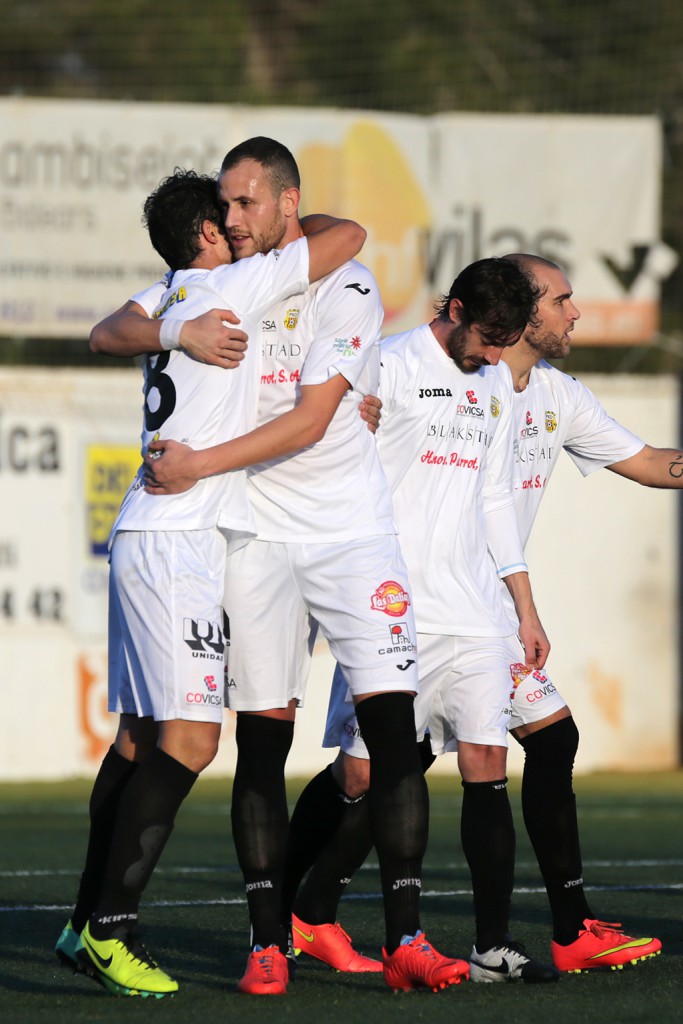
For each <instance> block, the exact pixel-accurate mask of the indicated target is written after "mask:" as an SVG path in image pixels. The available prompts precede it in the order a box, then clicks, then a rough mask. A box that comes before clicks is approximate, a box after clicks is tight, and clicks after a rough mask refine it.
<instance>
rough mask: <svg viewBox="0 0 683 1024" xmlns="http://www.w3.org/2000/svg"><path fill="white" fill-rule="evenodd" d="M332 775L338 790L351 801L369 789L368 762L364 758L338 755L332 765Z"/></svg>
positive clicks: (342, 753)
mask: <svg viewBox="0 0 683 1024" xmlns="http://www.w3.org/2000/svg"><path fill="white" fill-rule="evenodd" d="M332 775H333V777H334V781H335V782H336V783H337V785H338V786H339V788H340V789H341V790H343V792H344V793H345V794H346V796H348V797H350V798H351V799H352V800H357V799H358V797H360V796H363V794H364V793H367V791H368V789H369V788H370V762H369V761H368V760H367V759H366V758H362V757H352V756H351V754H345V753H344V752H343V751H342V752H340V753H339V755H338V757H337V759H336V761H335V762H334V763H333V765H332Z"/></svg>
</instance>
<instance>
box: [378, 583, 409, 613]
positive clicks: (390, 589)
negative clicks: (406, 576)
mask: <svg viewBox="0 0 683 1024" xmlns="http://www.w3.org/2000/svg"><path fill="white" fill-rule="evenodd" d="M370 607H371V608H372V610H373V611H375V612H384V614H385V615H393V616H395V617H396V618H399V617H400V616H401V615H405V613H406V612H407V611H408V608H409V607H410V596H409V595H408V594H406V592H405V590H404V589H403V587H402V586H401V584H400V583H396V581H395V580H385V581H384V583H380V585H379V586H378V587H377V590H376V591H375V593H374V594H373V595H372V597H371V598H370Z"/></svg>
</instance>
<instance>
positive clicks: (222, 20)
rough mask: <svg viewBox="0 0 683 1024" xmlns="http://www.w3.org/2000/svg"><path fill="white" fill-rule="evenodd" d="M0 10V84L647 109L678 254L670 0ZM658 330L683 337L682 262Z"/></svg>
mask: <svg viewBox="0 0 683 1024" xmlns="http://www.w3.org/2000/svg"><path fill="white" fill-rule="evenodd" d="M0 17H1V19H2V20H1V22H0V23H1V24H2V33H0V93H2V94H4V95H12V94H16V95H28V96H49V97H59V98H86V97H87V98H101V99H125V100H145V101H155V100H158V101H165V102H170V101H178V102H195V103H200V102H201V103H244V104H269V105H292V106H334V107H349V108H356V109H359V108H362V109H374V110H382V111H403V112H410V113H421V114H431V113H437V112H442V111H459V110H471V111H482V112H494V111H495V112H503V113H504V112H515V113H574V114H657V115H658V116H659V117H660V118H661V120H662V123H663V125H664V129H665V140H666V151H665V182H664V185H665V190H664V238H665V241H667V242H668V243H669V244H670V245H672V246H673V247H674V248H675V249H676V250H677V251H678V252H679V253H682V254H683V188H682V187H681V185H682V183H683V3H681V2H680V0H650V2H649V3H647V4H643V3H642V0H601V2H600V3H595V2H594V0H572V2H571V3H570V2H568V0H507V2H502V0H421V2H420V3H417V4H416V3H414V0H371V2H367V0H345V2H339V0H249V2H246V0H224V2H223V3H220V4H210V3H206V2H201V0H200V2H199V3H194V4H188V3H187V2H186V0H165V2H163V3H160V2H154V0H118V2H117V3H116V4H115V5H114V4H112V3H111V2H110V0H22V2H21V3H17V2H16V0H0ZM532 158H533V155H532V154H530V159H532ZM567 158H568V159H571V154H568V156H567ZM664 330H665V331H675V332H677V333H678V334H679V336H680V337H681V338H682V339H683V267H679V269H678V270H677V272H676V274H675V275H674V277H673V278H672V279H670V281H669V282H668V283H667V285H666V286H665V289H664Z"/></svg>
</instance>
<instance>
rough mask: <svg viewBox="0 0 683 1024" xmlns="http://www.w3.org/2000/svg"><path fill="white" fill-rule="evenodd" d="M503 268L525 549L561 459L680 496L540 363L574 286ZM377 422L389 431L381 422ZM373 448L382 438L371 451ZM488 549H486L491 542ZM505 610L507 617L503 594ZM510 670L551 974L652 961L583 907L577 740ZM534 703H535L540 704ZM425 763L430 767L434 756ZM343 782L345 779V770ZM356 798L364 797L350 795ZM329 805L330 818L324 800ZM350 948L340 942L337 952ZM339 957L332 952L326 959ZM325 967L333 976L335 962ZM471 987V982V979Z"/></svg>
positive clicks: (571, 382)
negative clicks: (521, 284) (522, 322)
mask: <svg viewBox="0 0 683 1024" xmlns="http://www.w3.org/2000/svg"><path fill="white" fill-rule="evenodd" d="M507 259H509V260H512V261H514V262H515V263H516V264H517V265H518V266H520V267H521V268H522V269H524V270H526V271H527V272H528V273H530V274H533V275H534V278H535V280H536V283H537V285H538V288H539V292H540V299H539V304H538V314H537V317H536V321H535V323H533V324H529V326H528V327H527V328H526V330H525V331H524V334H523V335H522V337H521V339H520V340H519V341H518V342H517V344H516V345H514V346H512V347H510V348H506V349H505V351H504V352H503V357H502V362H503V364H505V365H506V367H507V369H508V370H509V373H510V374H511V378H512V383H513V387H514V397H513V405H514V451H515V480H514V488H515V508H516V513H517V520H518V522H519V530H520V535H521V540H522V543H523V545H526V543H527V541H528V539H529V536H530V533H531V529H532V526H533V522H534V519H535V516H536V513H537V511H538V508H539V505H540V502H541V499H542V497H543V494H544V493H545V487H546V486H547V483H548V480H549V478H550V475H551V473H552V471H553V469H554V466H555V464H556V462H557V459H558V457H559V454H560V452H561V451H562V450H563V449H564V450H566V451H567V452H568V453H569V455H570V456H571V458H572V459H573V460H574V461H575V463H576V464H577V466H578V467H579V469H580V470H581V472H582V473H583V474H584V475H587V474H589V473H591V472H593V471H594V470H596V469H599V468H601V467H605V468H608V469H611V470H612V471H613V472H615V473H617V474H619V475H621V476H624V477H626V478H627V479H631V480H634V481H636V482H638V483H641V484H643V485H645V486H650V487H668V488H671V487H675V488H680V487H681V486H683V482H682V477H681V472H682V470H683V452H681V451H679V450H677V449H656V448H652V447H651V446H649V445H646V444H644V443H643V441H641V440H640V439H639V438H637V437H636V436H635V435H633V434H631V433H630V431H628V430H626V429H625V428H623V427H622V426H620V425H619V424H618V423H616V422H615V421H614V420H613V419H612V418H611V417H609V416H608V415H607V413H606V412H605V410H604V409H603V407H602V406H601V405H600V403H599V402H598V400H597V399H596V398H595V396H594V395H592V394H591V392H590V391H589V390H588V389H587V388H586V387H584V386H583V385H582V384H580V383H579V382H578V381H576V380H575V379H574V378H573V377H570V376H569V375H567V374H564V373H562V372H561V371H559V370H557V369H556V368H555V367H553V366H551V365H550V364H549V363H548V362H546V360H547V359H560V358H564V357H565V356H566V355H567V354H568V352H569V348H570V336H571V332H572V331H573V329H574V324H575V322H576V321H577V320H578V319H579V316H580V313H579V310H578V309H577V307H576V305H575V303H574V301H573V297H572V288H571V285H570V283H569V281H568V280H567V277H566V275H565V274H564V272H563V271H562V270H561V268H560V267H558V266H557V265H556V264H554V263H551V262H550V261H548V260H544V259H542V258H540V257H536V256H529V255H525V254H513V255H510V256H508V257H507ZM383 422H384V425H385V426H386V417H385V419H384V421H383ZM529 424H538V425H539V426H538V429H539V431H540V432H541V434H542V436H544V438H545V442H546V443H538V442H537V435H536V434H535V433H534V434H533V435H532V433H531V431H530V430H529ZM383 429H384V428H383ZM535 438H536V440H535ZM382 443H383V442H382V440H381V435H380V448H381V445H382ZM532 448H533V451H532V450H531V449H532ZM529 467H533V474H532V479H533V481H534V482H538V483H539V486H533V487H532V486H529V482H530V469H529ZM494 529H495V524H494ZM492 540H493V544H494V548H495V543H496V542H495V537H494V538H492ZM409 564H410V562H409ZM414 589H415V594H416V605H417V608H416V612H417V616H418V619H419V616H420V608H419V604H418V599H419V591H418V590H417V587H416V586H415V584H414ZM503 598H504V602H505V604H506V606H507V608H508V611H509V612H512V611H513V609H512V608H511V607H510V602H509V599H508V598H507V596H506V595H505V593H503ZM511 669H512V673H513V674H512V680H511V682H512V685H513V692H514V700H513V702H512V713H511V715H510V718H509V727H510V730H511V731H512V733H513V735H514V736H515V738H516V739H517V740H518V741H519V742H520V743H521V745H522V746H523V747H524V751H525V762H524V774H523V780H522V807H523V814H524V821H525V825H526V828H527V831H528V833H529V836H530V838H531V841H532V844H533V847H534V850H535V852H536V856H537V858H538V863H539V866H540V869H541V873H542V876H543V879H544V882H545V886H546V891H547V893H548V898H549V903H550V908H551V913H552V918H553V942H552V956H553V961H554V963H555V965H556V966H557V967H558V968H559V969H560V970H563V971H572V972H579V971H590V970H593V969H598V968H612V969H619V968H621V967H623V966H624V965H628V964H635V963H638V962H640V961H642V960H645V959H647V958H649V957H652V956H654V955H656V954H657V953H658V952H659V951H660V949H661V942H660V941H659V940H658V939H656V938H634V937H632V936H629V935H626V934H624V933H623V932H621V930H620V929H621V925H619V924H607V923H605V922H603V921H600V920H599V919H597V917H596V915H595V913H594V911H593V910H592V909H591V907H590V906H589V904H588V902H587V899H586V895H585V892H584V888H583V877H582V863H581V850H580V842H579V829H578V821H577V814H576V800H575V796H574V792H573V786H572V772H573V765H574V758H575V755H576V751H577V748H578V730H577V728H576V725H575V723H574V720H573V718H572V716H571V712H570V710H569V708H568V707H567V705H566V704H565V702H564V700H563V698H562V697H561V696H560V694H559V693H558V691H557V689H556V687H555V686H554V684H553V683H552V682H551V681H550V679H549V678H548V676H547V674H546V673H545V672H538V671H534V672H529V671H528V667H526V666H523V665H521V664H520V665H513V666H511ZM530 688H531V689H532V690H535V691H536V694H535V699H534V700H533V702H530V701H527V700H525V697H526V694H527V691H528V690H529V689H530ZM538 693H541V694H542V696H541V698H540V699H538V698H537V695H538ZM437 752H438V749H437ZM425 756H426V760H427V763H429V762H430V760H431V755H430V754H429V753H427V754H426V755H425ZM340 763H341V764H343V763H344V755H343V754H342V755H340V757H339V758H338V761H337V762H336V763H335V765H333V766H331V767H332V773H333V775H334V777H335V778H339V779H343V777H344V775H343V771H342V770H341V767H340ZM346 771H347V774H348V772H349V769H348V767H347V769H346ZM309 788H310V793H309V794H308V795H307V796H306V797H305V798H302V802H301V803H300V805H299V806H298V807H297V809H296V810H295V812H294V815H293V818H292V842H291V848H290V858H291V863H290V872H289V873H290V876H291V877H290V879H289V881H290V883H291V884H292V885H295V884H296V881H297V880H298V879H299V878H300V877H301V875H302V874H303V872H304V871H305V869H306V866H307V864H310V863H311V861H312V859H313V857H314V856H315V853H316V849H319V845H316V844H321V843H322V841H323V839H324V834H323V833H322V831H318V833H317V834H316V832H315V831H314V830H312V827H311V821H312V820H315V821H317V822H321V821H323V820H324V819H323V817H322V814H321V809H320V807H319V806H317V805H316V792H318V793H320V794H322V793H323V792H324V791H325V790H326V789H328V790H329V789H331V786H330V772H329V770H326V772H324V773H321V775H320V776H319V777H318V779H317V780H314V782H313V783H312V784H311V786H310V787H309ZM361 791H362V787H358V789H357V790H354V792H355V793H359V792H361ZM337 804H338V801H337ZM327 805H328V806H334V805H333V799H332V796H330V797H329V798H328V804H327ZM338 813H339V812H338ZM363 817H364V808H363V806H362V801H361V802H359V803H357V804H356V805H353V806H352V807H351V808H347V809H346V813H345V815H344V817H343V818H342V821H341V823H340V825H339V834H338V837H336V838H335V840H334V841H333V842H331V843H330V844H329V845H328V846H327V847H326V848H325V849H324V850H323V851H322V852H321V853H320V854H319V856H318V859H317V860H316V862H315V864H314V866H313V868H312V870H311V872H310V874H309V876H308V879H307V880H306V883H305V884H304V887H303V889H302V891H301V893H300V895H299V898H298V901H297V904H296V912H297V915H299V916H298V918H295V925H296V929H297V931H298V933H299V941H298V943H297V945H298V946H300V947H301V948H302V949H303V950H304V951H305V952H308V953H312V954H313V955H316V953H315V950H316V943H317V944H318V947H319V948H320V949H321V950H322V951H323V953H327V949H328V947H331V946H332V945H333V944H332V943H330V941H329V940H330V936H332V935H333V933H334V929H337V930H338V931H340V932H341V928H340V926H339V925H336V924H334V922H335V921H336V914H337V908H338V901H339V898H340V896H341V893H342V891H343V889H344V887H345V882H340V879H345V880H346V881H348V879H349V878H350V877H351V875H352V874H353V872H354V870H356V868H357V867H358V866H359V865H360V864H361V863H362V861H363V860H364V858H365V856H366V855H367V852H368V850H369V846H368V843H367V838H366V839H365V841H364V840H363V838H362V835H363V824H362V822H363ZM307 833H308V835H309V837H310V838H309V839H308V840H307V838H306V834H307ZM302 933H303V934H304V935H305V936H307V937H309V941H308V942H306V941H302V939H301V934H302ZM296 934H297V932H295V935H296ZM342 934H344V935H345V933H342ZM348 943H349V940H348V937H346V939H345V944H348ZM341 946H342V944H341V943H337V944H334V949H335V951H336V950H337V949H338V948H341ZM477 948H478V947H477ZM321 958H322V959H324V960H325V961H326V962H328V963H330V962H331V961H332V959H334V957H330V955H323V956H322V957H321ZM333 965H336V966H337V967H338V969H339V961H337V963H336V964H333ZM473 977H474V978H475V980H478V977H479V972H478V971H477V970H476V969H475V968H473ZM481 980H485V979H481ZM489 980H497V979H496V978H495V977H492V978H491V979H489Z"/></svg>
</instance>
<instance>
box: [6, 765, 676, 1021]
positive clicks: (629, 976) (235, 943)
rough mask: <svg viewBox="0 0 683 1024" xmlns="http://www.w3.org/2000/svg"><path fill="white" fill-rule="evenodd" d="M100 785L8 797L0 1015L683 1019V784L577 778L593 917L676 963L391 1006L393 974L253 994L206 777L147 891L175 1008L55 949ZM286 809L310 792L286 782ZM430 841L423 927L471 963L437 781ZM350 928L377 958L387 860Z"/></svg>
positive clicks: (362, 893)
mask: <svg viewBox="0 0 683 1024" xmlns="http://www.w3.org/2000/svg"><path fill="white" fill-rule="evenodd" d="M511 788H512V801H513V807H514V809H515V815H516V820H517V825H518V856H517V875H516V890H515V900H514V907H513V932H514V936H515V938H517V939H519V940H521V941H522V942H524V943H525V944H526V945H527V948H528V950H529V951H530V952H531V953H533V954H534V955H536V956H537V957H547V956H548V951H549V942H550V930H549V913H548V909H547V904H546V899H545V895H544V892H543V890H542V888H541V885H540V879H539V874H538V868H537V866H536V864H535V862H534V860H533V857H532V855H531V852H530V847H529V844H528V841H527V840H526V836H525V834H524V830H523V825H522V822H521V815H520V813H519V798H518V790H519V787H518V784H516V783H515V782H514V780H513V783H512V787H511ZM89 789H90V784H89V782H81V781H79V782H72V783H65V784H54V785H48V784H41V785H38V784H26V785H13V786H10V785H5V786H1V787H0V828H1V830H2V842H1V844H0V935H1V939H2V941H1V945H0V949H1V952H0V956H1V960H0V1021H2V1022H3V1024H10V1022H15V1021H17V1022H18V1021H21V1022H34V1021H35V1022H42V1021H45V1022H48V1021H50V1022H53V1024H55V1022H56V1024H61V1022H65V1024H66V1022H68V1024H79V1022H81V1021H83V1022H94V1021H112V1022H117V1024H118V1022H120V1021H124V1022H128V1021H144V1022H147V1021H149V1020H150V1019H156V1020H162V1019H163V1020H164V1021H172V1022H183V1024H184V1022H195V1021H197V1022H198V1021H206V1022H208V1021H216V1022H221V1024H222V1022H224V1021H231V1020H237V1019H238V1018H239V1019H240V1021H241V1022H243V1024H251V1022H259V1024H260V1022H266V1021H280V1020H286V1021H292V1022H296V1024H308V1022H311V1024H313V1022H314V1021H315V1022H318V1021H323V1022H327V1021H330V1022H340V1024H341V1022H344V1024H349V1022H351V1024H355V1022H359V1024H360V1022H363V1024H366V1022H369V1021H372V1024H385V1022H387V1024H389V1022H391V1024H397V1022H399V1021H406V1022H413V1021H423V1020H424V1021H427V1020H428V1021H431V1022H435V1024H439V1022H441V1021H449V1022H450V1021H452V1020H457V1021H466V1022H467V1024H493V1022H496V1024H497V1022H504V1024H517V1022H520V1024H522V1022H524V1024H529V1022H539V1024H540V1022H544V1024H545V1022H548V1021H550V1020H552V1021H553V1024H564V1022H576V1021H580V1022H582V1021H588V1020H597V1021H618V1022H619V1024H628V1022H632V1021H633V1022H635V1021H656V1022H657V1024H664V1022H667V1024H668V1022H674V1021H676V1022H678V1021H680V1020H681V1018H682V1016H683V843H682V839H683V772H678V773H672V774H653V775H644V776H640V775H600V776H594V777H580V778H579V779H578V780H577V783H576V789H577V794H578V799H579V808H580V816H581V825H582V836H583V853H584V875H585V879H586V885H587V888H588V890H589V898H590V900H591V902H592V904H593V907H594V910H595V912H596V913H597V914H598V916H600V917H601V918H602V919H604V920H608V921H622V922H623V924H624V926H625V928H626V930H627V931H629V932H630V933H631V934H636V935H643V934H647V935H651V934H655V935H657V936H658V937H659V938H661V940H662V942H663V946H664V951H663V953H662V955H661V956H659V957H657V958H656V959H652V960H648V961H646V962H644V963H642V964H641V965H639V966H637V967H635V968H631V969H628V970H624V971H620V972H607V973H601V974H593V975H590V976H586V975H581V976H565V977H563V978H562V979H561V981H560V982H559V984H557V985H552V986H541V987H534V986H524V985H523V984H521V983H517V984H503V985H472V984H466V985H465V984H463V985H460V986H458V987H457V988H456V987H454V988H451V989H449V990H446V991H445V992H442V993H439V994H438V995H432V994H431V993H424V994H422V993H411V994H408V995H396V996H394V995H392V994H391V993H390V992H389V991H388V990H387V989H386V988H385V987H384V984H383V982H382V979H381V977H379V978H378V977H377V976H372V975H370V976H367V975H366V976H358V975H356V976H348V975H347V976H345V975H340V974H336V973H334V972H332V971H330V970H328V969H327V968H325V967H323V966H322V965H320V964H317V963H316V962H315V961H312V960H310V959H309V960H306V961H305V962H302V961H301V960H300V961H299V969H298V972H297V978H296V981H295V982H294V983H293V984H292V985H290V989H289V992H288V994H287V996H286V997H285V998H283V999H265V998H261V999H257V998H253V997H241V996H238V995H237V994H236V992H235V984H236V982H237V980H238V978H239V977H240V975H241V973H242V969H243V966H244V960H245V956H246V943H247V915H246V906H245V903H244V899H243V895H242V887H241V881H240V876H239V873H238V870H237V868H236V865H235V862H234V852H233V847H232V839H231V836H230V825H229V815H228V792H229V782H227V781H226V782H222V781H220V780H214V779H211V780H200V781H199V782H198V784H197V786H196V787H195V790H194V791H193V793H192V794H191V796H190V798H189V800H188V801H187V803H186V805H185V806H184V807H183V809H182V811H181V814H180V816H179V818H178V821H177V824H176V829H175V832H174V834H173V836H172V838H171V841H170V843H169V846H168V848H167V849H166V851H165V854H164V857H163V859H162V861H161V863H160V865H159V868H158V870H157V873H156V874H155V876H154V878H153V880H152V883H151V884H150V887H149V889H148V891H147V893H146V900H145V903H144V904H143V912H142V919H143V923H144V926H145V935H146V941H147V945H148V946H149V948H150V949H151V950H152V951H153V952H154V954H155V955H156V956H157V957H158V959H159V961H160V963H161V964H162V965H163V966H164V967H166V968H167V969H168V970H169V971H170V973H172V974H173V975H174V976H175V977H176V978H177V979H178V980H179V982H180V985H181V988H180V992H179V993H178V995H177V996H175V997H174V998H173V999H164V1000H158V1001H157V1000H149V999H147V1000H141V999H115V998H113V997H111V996H108V995H106V994H105V993H104V992H103V991H102V990H101V989H100V988H99V987H97V986H96V985H94V984H93V983H92V982H89V981H88V980H86V979H84V978H80V977H74V976H73V975H71V974H70V973H69V972H68V971H66V970H64V969H62V968H60V967H59V966H58V964H57V961H56V959H55V958H54V956H53V953H52V947H53V945H54V942H55V940H56V938H57V936H58V934H59V931H60V929H61V927H62V925H63V923H64V922H65V920H66V918H67V917H68V914H69V911H70V909H71V905H72V900H73V897H74V893H75V889H76V886H77V882H78V873H79V869H80V865H81V861H82V857H83V853H84V847H85V839H86V831H87V799H88V794H89ZM290 790H291V798H292V800H294V799H295V798H296V795H297V792H298V786H297V785H296V784H295V783H292V784H291V785H290ZM430 792H431V799H432V820H431V839H430V847H429V852H428V855H427V859H426V862H425V866H424V872H423V887H424V900H423V914H422V916H423V926H424V927H425V930H426V931H427V934H428V935H429V937H430V939H431V940H432V941H433V942H434V944H435V945H436V946H437V947H438V948H440V949H442V950H443V951H444V952H451V953H454V954H458V955H460V956H467V954H468V952H469V948H470V945H471V942H472V913H471V894H470V887H469V881H468V874H467V870H466V867H465V865H464V861H463V857H462V853H461V850H460V844H459V839H458V834H459V833H458V818H459V801H460V796H459V787H458V786H457V785H456V784H455V783H454V782H448V781H447V780H446V779H443V778H433V779H431V780H430ZM342 923H343V924H344V925H345V926H346V928H347V930H348V931H350V932H351V934H352V935H353V936H354V937H355V939H356V944H357V945H358V946H359V948H361V949H362V950H363V951H364V952H366V953H369V954H371V955H372V954H374V955H377V954H378V953H379V949H380V946H381V943H382V909H381V901H380V899H379V895H378V875H377V868H376V864H375V863H370V864H368V866H367V867H366V868H365V869H364V870H363V871H362V872H361V873H360V874H359V876H358V877H357V878H356V879H355V880H354V882H353V884H352V886H351V887H350V889H349V893H348V897H347V898H346V899H345V901H344V903H343V904H342Z"/></svg>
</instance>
